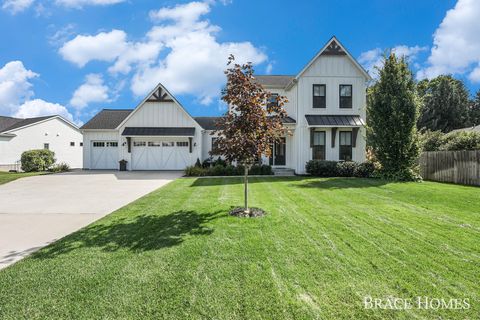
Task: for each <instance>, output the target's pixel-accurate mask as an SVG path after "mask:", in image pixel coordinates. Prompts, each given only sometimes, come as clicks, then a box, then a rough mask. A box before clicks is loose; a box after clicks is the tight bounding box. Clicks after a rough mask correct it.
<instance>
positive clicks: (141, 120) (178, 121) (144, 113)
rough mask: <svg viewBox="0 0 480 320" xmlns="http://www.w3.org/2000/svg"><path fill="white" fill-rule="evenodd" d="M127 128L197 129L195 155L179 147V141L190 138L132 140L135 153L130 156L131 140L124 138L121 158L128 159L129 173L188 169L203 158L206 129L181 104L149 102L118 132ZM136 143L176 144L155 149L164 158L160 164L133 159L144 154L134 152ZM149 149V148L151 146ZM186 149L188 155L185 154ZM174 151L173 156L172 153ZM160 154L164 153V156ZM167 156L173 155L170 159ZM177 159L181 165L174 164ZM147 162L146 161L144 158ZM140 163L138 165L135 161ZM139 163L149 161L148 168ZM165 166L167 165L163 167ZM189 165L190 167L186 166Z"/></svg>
mask: <svg viewBox="0 0 480 320" xmlns="http://www.w3.org/2000/svg"><path fill="white" fill-rule="evenodd" d="M126 127H174V128H175V127H189V128H195V136H194V137H193V139H192V144H193V145H192V153H190V152H189V148H188V147H177V142H180V145H182V144H181V142H184V141H188V137H135V138H134V139H132V152H131V153H128V149H127V146H126V145H127V139H126V137H123V136H120V144H121V145H123V144H124V146H122V147H121V148H120V159H119V160H121V159H125V160H127V161H128V164H127V168H128V170H140V168H142V167H143V168H145V169H144V170H149V169H151V170H154V169H159V168H161V169H165V170H182V169H184V168H185V167H186V166H189V165H193V164H195V161H196V160H197V158H199V159H202V130H203V129H202V128H201V127H200V126H199V125H198V123H197V122H196V121H195V120H193V118H192V117H191V116H190V115H189V114H188V113H187V112H186V111H185V110H184V109H183V108H182V107H181V106H179V105H177V104H176V103H175V102H150V101H147V102H145V103H144V104H143V105H142V106H141V107H139V108H138V110H136V111H135V112H134V113H133V114H132V115H131V117H130V118H129V119H128V120H127V121H126V122H125V123H124V124H123V125H122V126H121V127H120V128H119V130H118V132H119V133H120V135H121V133H122V132H123V130H124V129H125V128H126ZM134 141H145V142H146V143H147V144H148V142H152V143H153V144H155V143H156V142H166V143H168V142H174V143H175V147H173V148H171V149H170V147H160V148H158V149H157V148H155V147H153V148H155V150H152V151H151V152H150V153H155V154H156V155H157V156H159V157H160V158H159V159H161V160H160V162H158V161H157V162H158V163H157V164H156V165H155V163H154V162H152V161H153V160H152V161H147V160H141V158H139V157H136V156H135V157H132V154H133V153H134V152H135V151H141V147H138V148H139V149H137V150H134ZM147 147H148V146H147ZM185 149H186V151H187V153H188V154H185ZM172 151H174V152H173V154H171V153H172ZM160 153H161V154H162V155H161V156H160ZM167 154H171V155H170V156H167ZM173 158H178V159H179V161H180V163H181V166H180V165H172V164H171V163H172V160H171V159H173ZM143 159H145V158H143ZM135 161H137V163H136V164H135V163H134V162H135ZM139 161H142V162H145V161H147V162H145V166H142V165H140V164H139ZM161 164H163V165H161ZM183 164H186V165H183Z"/></svg>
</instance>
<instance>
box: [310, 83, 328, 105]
mask: <svg viewBox="0 0 480 320" xmlns="http://www.w3.org/2000/svg"><path fill="white" fill-rule="evenodd" d="M313 107H314V108H326V107H327V101H326V86H325V85H324V84H314V85H313Z"/></svg>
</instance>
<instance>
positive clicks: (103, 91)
mask: <svg viewBox="0 0 480 320" xmlns="http://www.w3.org/2000/svg"><path fill="white" fill-rule="evenodd" d="M109 100H110V97H109V95H108V87H107V86H106V85H104V83H103V78H102V76H101V75H99V74H89V75H87V76H86V78H85V82H84V83H83V84H82V85H81V86H80V87H78V88H77V90H75V92H74V93H73V96H72V99H70V104H71V105H72V106H73V107H74V108H76V109H77V110H81V109H83V108H85V107H86V106H88V105H89V104H90V103H92V102H107V101H109Z"/></svg>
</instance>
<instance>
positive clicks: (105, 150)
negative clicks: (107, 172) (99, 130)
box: [91, 141, 118, 169]
mask: <svg viewBox="0 0 480 320" xmlns="http://www.w3.org/2000/svg"><path fill="white" fill-rule="evenodd" d="M91 150H92V156H91V157H92V159H91V160H92V161H91V164H92V166H91V169H118V142H117V141H92V149H91Z"/></svg>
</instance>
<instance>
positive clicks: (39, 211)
mask: <svg viewBox="0 0 480 320" xmlns="http://www.w3.org/2000/svg"><path fill="white" fill-rule="evenodd" d="M181 175H182V172H166V171H165V172H160V171H155V172H147V171H145V172H138V171H137V172H118V171H76V172H69V173H63V174H52V175H44V176H34V177H28V178H21V179H19V180H15V181H13V182H10V183H7V184H4V185H0V269H1V268H4V267H6V266H8V265H10V264H12V263H14V262H15V261H17V260H19V259H22V258H23V257H25V256H27V255H28V254H30V253H32V252H34V251H36V250H38V249H40V248H42V247H44V246H46V245H47V244H49V243H51V242H53V241H55V240H57V239H60V238H62V237H64V236H66V235H68V234H70V233H72V232H73V231H76V230H78V229H80V228H82V227H84V226H86V225H88V224H90V223H92V222H93V221H95V220H97V219H99V218H101V217H103V216H105V215H107V214H108V213H110V212H112V211H115V210H116V209H119V208H121V207H123V206H125V205H126V204H128V203H130V202H132V201H134V200H136V199H138V198H140V197H141V196H143V195H145V194H147V193H150V192H152V191H153V190H155V189H157V188H159V187H161V186H163V185H165V184H167V183H168V182H170V181H172V180H174V179H176V178H178V177H180V176H181Z"/></svg>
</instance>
